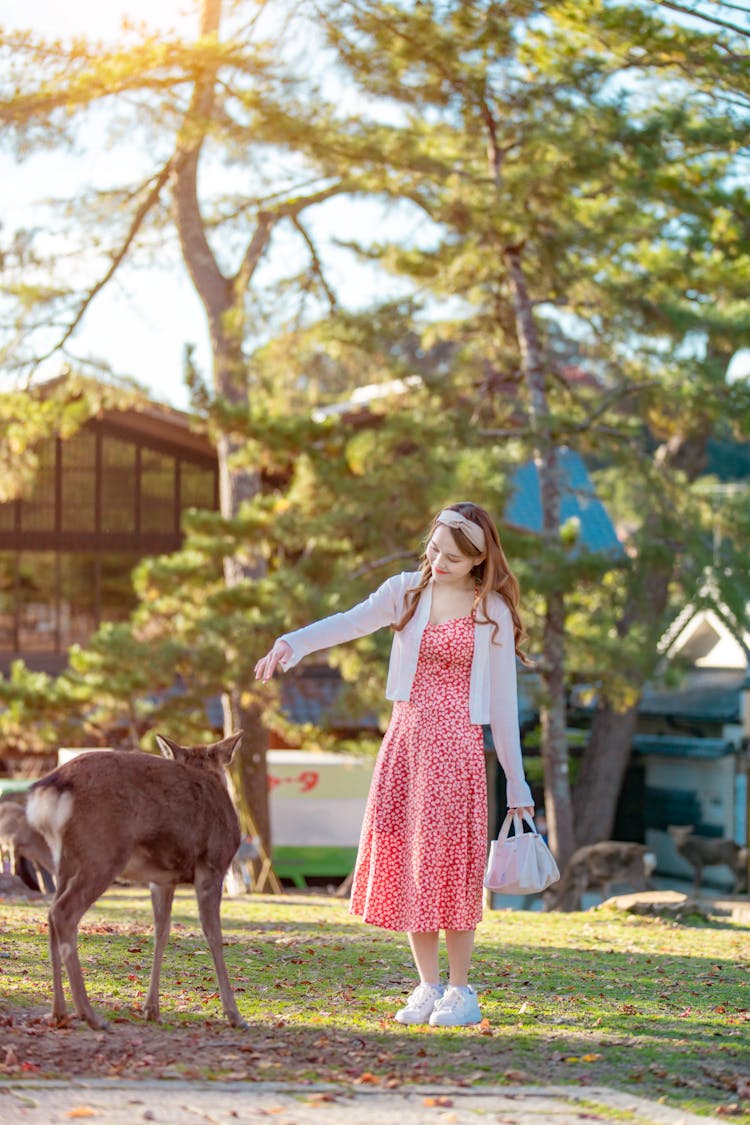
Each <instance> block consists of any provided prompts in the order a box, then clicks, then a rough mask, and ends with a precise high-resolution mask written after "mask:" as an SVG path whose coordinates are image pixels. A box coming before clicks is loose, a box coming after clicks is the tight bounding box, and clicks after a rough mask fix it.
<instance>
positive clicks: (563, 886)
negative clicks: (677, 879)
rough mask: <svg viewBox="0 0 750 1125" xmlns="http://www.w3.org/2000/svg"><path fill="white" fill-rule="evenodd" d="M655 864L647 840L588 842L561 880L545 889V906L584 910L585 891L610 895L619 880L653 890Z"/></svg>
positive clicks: (575, 854) (605, 896) (566, 869)
mask: <svg viewBox="0 0 750 1125" xmlns="http://www.w3.org/2000/svg"><path fill="white" fill-rule="evenodd" d="M655 866H656V856H655V855H654V854H653V852H650V851H649V850H648V848H647V847H646V846H645V845H644V844H631V843H628V842H625V841H621V840H601V841H600V842H599V843H598V844H586V845H585V846H584V847H582V848H578V850H577V851H575V852H573V855H572V856H571V857H570V859H569V861H568V865H567V867H566V868H565V871H564V872H563V876H562V879H560V882H559V883H557V884H556V885H555V886H554V887H551V888H550V890H549V891H545V893H544V904H545V907H546V909H548V910H580V909H581V896H582V895H583V893H584V891H598V892H599V893H600V894H601V895H602V896H603V897H604V898H607V897H608V896H609V895H610V893H611V891H612V887H613V886H614V885H616V884H618V883H622V884H625V885H627V886H629V887H631V888H632V890H634V891H647V890H650V888H651V881H650V879H651V872H652V871H653V870H654V868H655Z"/></svg>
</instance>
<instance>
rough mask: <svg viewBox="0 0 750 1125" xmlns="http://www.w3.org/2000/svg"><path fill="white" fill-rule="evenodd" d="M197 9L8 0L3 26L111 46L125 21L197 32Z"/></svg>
mask: <svg viewBox="0 0 750 1125" xmlns="http://www.w3.org/2000/svg"><path fill="white" fill-rule="evenodd" d="M196 6H197V5H196V4H194V3H191V2H190V0H65V3H60V0H34V3H33V4H31V5H30V4H29V3H28V0H5V2H3V3H2V5H0V23H1V24H4V25H5V26H6V27H10V26H13V27H18V28H20V27H23V28H31V29H33V30H35V31H37V32H40V33H41V34H43V35H50V36H62V37H65V38H68V37H70V36H79V35H85V36H86V37H88V38H90V39H97V40H104V41H105V42H110V43H111V42H115V41H117V39H119V38H120V37H121V35H122V23H123V20H127V21H128V22H130V23H131V24H136V25H139V24H146V25H147V26H148V27H149V28H153V29H175V30H182V31H183V32H184V31H186V30H187V29H194V28H195V25H196V22H197V21H196V18H195V9H196Z"/></svg>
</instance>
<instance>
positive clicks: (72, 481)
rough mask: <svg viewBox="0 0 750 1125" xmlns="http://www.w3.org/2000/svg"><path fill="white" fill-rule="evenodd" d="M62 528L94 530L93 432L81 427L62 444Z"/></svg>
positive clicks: (94, 447)
mask: <svg viewBox="0 0 750 1125" xmlns="http://www.w3.org/2000/svg"><path fill="white" fill-rule="evenodd" d="M62 501H63V506H62V529H63V531H95V530H96V434H95V433H93V432H91V431H88V430H82V431H81V432H79V433H77V434H76V435H75V437H73V438H71V439H70V441H66V442H63V446H62Z"/></svg>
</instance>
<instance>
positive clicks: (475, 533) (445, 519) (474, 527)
mask: <svg viewBox="0 0 750 1125" xmlns="http://www.w3.org/2000/svg"><path fill="white" fill-rule="evenodd" d="M437 522H438V523H444V524H447V525H448V527H457V528H459V529H460V530H461V531H463V533H464V535H465V536H466V538H467V539H468V540H469V542H470V543H472V544H473V545H474V546H475V547H476V549H477V550H478V551H484V550H485V548H486V546H487V543H486V540H485V538H484V532H483V531H482V528H481V527H480V526H479V524H478V523H472V521H471V520H467V518H466V516H462V515H461V513H460V512H455V511H454V510H453V508H443V510H442V512H441V513H440V515H439V516H438V518H437Z"/></svg>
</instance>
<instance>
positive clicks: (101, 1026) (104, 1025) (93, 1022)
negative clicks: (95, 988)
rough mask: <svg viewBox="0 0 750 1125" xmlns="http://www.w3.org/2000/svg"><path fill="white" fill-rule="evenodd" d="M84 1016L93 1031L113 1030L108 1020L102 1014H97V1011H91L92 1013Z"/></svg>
mask: <svg viewBox="0 0 750 1125" xmlns="http://www.w3.org/2000/svg"><path fill="white" fill-rule="evenodd" d="M83 1018H84V1019H85V1020H86V1023H87V1024H88V1025H89V1027H90V1028H91V1030H92V1031H111V1030H112V1029H111V1027H110V1026H109V1023H108V1022H107V1020H105V1019H103V1018H102V1017H101V1016H97V1015H95V1013H93V1012H92V1013H91V1015H86V1016H84V1017H83Z"/></svg>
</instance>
